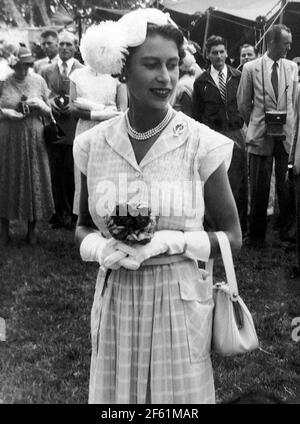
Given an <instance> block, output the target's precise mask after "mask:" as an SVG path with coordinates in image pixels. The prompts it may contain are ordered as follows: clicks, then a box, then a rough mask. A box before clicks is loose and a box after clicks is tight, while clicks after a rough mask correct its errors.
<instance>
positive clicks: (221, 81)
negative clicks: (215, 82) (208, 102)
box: [219, 71, 226, 103]
mask: <svg viewBox="0 0 300 424" xmlns="http://www.w3.org/2000/svg"><path fill="white" fill-rule="evenodd" d="M219 90H220V94H221V97H222V100H223V102H224V103H226V82H225V78H224V74H223V72H222V71H220V72H219Z"/></svg>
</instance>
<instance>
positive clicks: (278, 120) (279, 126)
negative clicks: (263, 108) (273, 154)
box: [265, 110, 287, 141]
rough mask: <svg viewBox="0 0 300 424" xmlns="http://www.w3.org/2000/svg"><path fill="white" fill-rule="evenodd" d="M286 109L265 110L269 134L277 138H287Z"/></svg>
mask: <svg viewBox="0 0 300 424" xmlns="http://www.w3.org/2000/svg"><path fill="white" fill-rule="evenodd" d="M286 115H287V113H286V111H278V110H271V111H269V112H265V121H266V125H267V135H268V136H270V137H273V138H275V139H277V140H281V141H282V140H285V138H286V137H285V134H284V131H283V126H284V125H285V123H286Z"/></svg>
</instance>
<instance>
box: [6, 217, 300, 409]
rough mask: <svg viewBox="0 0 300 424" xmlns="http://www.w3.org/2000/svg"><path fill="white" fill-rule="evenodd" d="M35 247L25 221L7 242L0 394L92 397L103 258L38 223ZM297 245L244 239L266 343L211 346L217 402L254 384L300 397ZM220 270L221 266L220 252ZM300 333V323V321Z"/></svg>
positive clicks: (249, 299) (243, 282)
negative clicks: (92, 325) (233, 352)
mask: <svg viewBox="0 0 300 424" xmlns="http://www.w3.org/2000/svg"><path fill="white" fill-rule="evenodd" d="M39 228H40V234H39V242H38V244H37V246H34V247H28V246H27V245H26V244H25V242H24V241H22V237H24V236H25V227H24V226H22V225H20V224H18V225H14V226H13V241H12V243H11V244H10V245H9V246H8V247H7V248H5V249H2V250H0V317H1V316H2V317H3V318H5V320H6V326H7V329H6V337H7V341H6V342H0V403H2V404H13V403H34V404H38V403H39V404H41V403H43V404H44V403H60V404H64V403H72V404H75V403H76V404H77V403H80V404H82V403H86V402H87V398H88V378H89V363H90V353H91V350H90V334H89V317H90V309H91V306H92V299H93V292H94V285H95V281H96V274H97V267H96V265H95V264H88V265H85V264H84V263H82V262H81V260H80V258H79V253H78V252H77V249H76V248H75V247H74V243H73V234H72V233H71V232H68V231H66V230H49V229H48V228H47V226H46V225H43V224H41V225H40V226H39ZM295 261H296V260H295V252H286V251H285V250H284V249H283V248H282V246H280V245H279V246H277V247H274V246H273V247H272V248H267V249H265V250H260V251H256V250H252V249H242V251H241V252H240V254H239V255H238V257H237V258H236V259H235V263H236V271H237V276H238V282H239V286H240V293H241V295H242V297H243V299H244V300H245V302H246V304H247V306H248V307H249V309H250V311H251V312H252V314H253V317H254V320H255V323H256V327H257V332H258V336H259V339H260V343H261V349H260V350H258V351H256V352H253V353H250V354H247V355H243V356H237V357H233V358H221V357H218V356H214V355H213V364H214V370H215V384H216V396H217V402H219V403H220V402H227V401H230V400H231V399H233V398H235V397H238V396H240V395H241V394H243V393H245V392H248V391H251V390H254V391H257V390H263V391H264V392H266V393H269V394H273V395H274V396H276V397H279V398H280V399H281V400H282V401H284V402H288V403H300V341H299V342H298V343H296V342H295V341H293V340H292V337H291V334H292V319H293V318H295V317H300V279H299V280H290V279H289V277H288V270H289V268H290V267H291V266H292V265H294V264H295ZM215 274H216V275H217V276H219V277H220V278H221V277H222V275H223V270H222V267H221V266H220V261H217V265H216V267H215ZM299 335H300V331H299Z"/></svg>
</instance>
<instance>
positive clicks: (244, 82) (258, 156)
mask: <svg viewBox="0 0 300 424" xmlns="http://www.w3.org/2000/svg"><path fill="white" fill-rule="evenodd" d="M291 43H292V34H291V31H290V29H289V28H287V27H286V26H285V25H274V26H273V27H272V28H271V29H270V30H269V32H268V33H267V47H268V49H267V52H266V53H265V54H264V55H263V56H262V57H260V58H258V59H256V60H254V61H251V62H249V63H246V64H245V65H244V67H243V72H242V77H241V82H240V86H239V89H238V93H237V101H238V108H239V111H240V112H241V114H242V116H243V118H244V120H245V123H246V125H248V129H247V135H246V142H247V147H248V152H249V171H250V199H251V207H250V225H249V235H248V237H247V244H248V245H251V246H254V247H261V246H264V243H265V235H266V228H267V208H268V200H269V192H270V180H271V174H272V168H273V160H275V178H276V191H277V197H278V206H279V217H278V225H279V229H280V233H279V236H280V239H281V240H282V241H289V240H290V236H289V234H288V226H289V221H290V209H289V204H290V200H289V193H288V190H287V188H286V185H285V174H286V171H287V165H288V155H289V152H290V146H291V143H292V137H293V128H294V106H295V100H296V93H297V82H298V69H297V65H296V63H294V62H292V61H290V60H287V59H285V57H286V55H287V53H288V51H289V50H290V48H291ZM270 112H271V113H270ZM278 112H283V113H284V114H286V118H285V120H284V121H283V122H282V126H279V127H276V128H278V131H279V134H278V135H276V134H275V135H274V131H273V130H272V131H271V130H270V125H267V122H266V121H268V117H269V116H270V115H272V116H273V117H275V118H276V115H275V114H276V113H277V114H278V115H280V114H279V113H278ZM281 115H282V114H281ZM278 119H280V118H278ZM278 122H279V121H278Z"/></svg>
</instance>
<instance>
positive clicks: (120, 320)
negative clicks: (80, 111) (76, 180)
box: [74, 9, 241, 404]
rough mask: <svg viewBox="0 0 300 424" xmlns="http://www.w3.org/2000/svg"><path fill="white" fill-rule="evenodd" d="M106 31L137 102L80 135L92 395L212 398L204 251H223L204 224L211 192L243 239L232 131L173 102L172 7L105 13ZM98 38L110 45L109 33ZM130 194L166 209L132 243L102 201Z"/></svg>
mask: <svg viewBox="0 0 300 424" xmlns="http://www.w3.org/2000/svg"><path fill="white" fill-rule="evenodd" d="M137 23H138V25H137ZM137 26H138V27H139V28H137ZM124 28H125V29H127V30H125V31H124ZM103 32H106V34H109V33H110V34H111V40H112V39H113V40H114V43H115V44H116V43H117V41H118V37H119V40H120V52H122V54H124V56H123V60H118V57H117V55H114V58H115V62H114V63H119V71H121V69H122V66H123V61H124V62H126V63H125V65H124V67H123V69H122V74H123V75H124V76H125V78H126V81H127V90H128V93H129V99H130V102H129V110H128V111H127V112H126V113H125V114H122V115H121V116H118V117H116V118H114V119H112V120H110V121H107V122H104V123H102V124H100V125H97V126H96V127H94V128H92V129H91V130H89V131H87V132H85V133H83V134H81V135H80V136H79V137H77V138H76V139H75V141H74V158H75V162H76V164H77V166H78V167H79V169H80V170H81V172H82V180H81V181H82V190H81V197H80V211H79V220H78V224H77V228H76V239H77V242H78V244H79V246H80V253H81V257H82V259H83V260H85V261H96V262H99V264H100V265H101V267H100V269H99V273H98V278H97V283H96V290H95V297H94V303H93V308H92V313H91V333H92V359H91V370H90V391H89V402H90V403H109V404H113V403H141V404H145V403H169V404H170V403H172V404H177V403H214V402H215V393H214V381H213V371H212V365H211V359H210V345H211V331H212V311H213V298H212V281H211V279H209V278H207V279H205V277H206V274H205V272H203V271H201V270H199V269H198V267H197V260H202V261H207V260H208V259H209V257H213V256H215V255H216V254H217V253H218V251H219V248H218V243H217V239H216V236H215V234H214V233H207V232H205V231H204V229H203V217H204V204H205V208H207V209H208V211H209V213H210V215H211V216H212V217H213V219H214V222H215V225H216V228H218V229H219V230H223V231H225V232H226V233H227V235H228V238H229V240H230V243H231V247H232V249H234V250H237V249H239V248H240V246H241V229H240V225H239V220H238V214H237V210H236V207H235V203H234V199H233V196H232V193H231V190H230V185H229V182H228V177H227V172H226V169H228V166H229V164H230V160H231V154H232V141H231V140H229V139H228V138H226V137H224V136H222V135H221V134H218V133H216V132H214V131H212V130H210V129H209V128H208V127H206V126H205V125H202V124H200V123H197V122H196V121H194V120H193V119H191V118H189V117H187V116H186V115H184V114H183V113H182V112H176V111H175V110H174V109H172V108H171V107H170V106H169V100H170V97H171V96H172V93H173V91H174V90H175V88H176V83H177V81H178V76H179V62H180V58H181V57H182V46H183V36H182V34H181V32H180V31H179V30H178V29H177V27H175V26H174V24H172V23H170V20H169V17H168V15H165V14H164V13H162V12H160V11H158V10H156V9H142V10H138V11H134V12H131V13H129V14H127V15H125V16H124V17H123V18H121V20H120V21H118V22H117V23H103V24H100V26H99V33H100V34H102V33H103ZM124 34H125V35H124ZM122 37H123V38H122ZM126 37H127V38H126ZM99 38H100V39H102V40H107V43H108V45H109V40H110V39H109V37H104V36H102V37H100V36H99ZM103 43H104V42H103ZM125 49H126V50H125ZM127 49H128V50H127ZM99 50H100V47H99ZM121 57H122V56H121ZM157 187H158V188H159V190H157V191H155V190H153V189H154V188H157ZM170 187H171V188H172V189H174V190H175V191H176V193H175V194H176V195H175V194H174V192H173V194H174V195H173V194H172V193H170ZM137 188H138V190H137ZM150 194H151V195H150ZM170 194H171V196H170ZM124 195H125V197H126V196H127V198H128V202H129V203H130V202H131V201H133V198H134V201H135V202H136V201H138V202H141V203H147V204H148V205H149V206H150V207H151V209H152V211H153V212H154V211H155V214H156V215H159V221H158V227H157V231H156V232H155V234H154V236H153V238H152V240H151V241H150V243H148V244H146V245H145V246H134V247H131V249H130V251H128V246H126V245H124V244H123V243H121V242H118V241H117V240H114V239H111V238H110V235H109V232H108V229H107V227H106V225H105V220H104V219H103V211H104V210H105V208H106V207H107V205H110V206H112V207H114V206H115V204H116V203H121V201H120V200H121V199H122V200H123V201H124ZM172 199H173V201H172ZM174 199H176V201H174ZM179 199H180V200H181V201H182V202H181V206H182V205H183V206H184V207H180V202H179ZM195 205H196V207H195ZM107 268H110V269H109V270H108V271H107V272H106V271H105V269H107Z"/></svg>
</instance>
